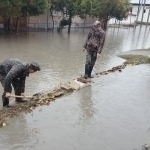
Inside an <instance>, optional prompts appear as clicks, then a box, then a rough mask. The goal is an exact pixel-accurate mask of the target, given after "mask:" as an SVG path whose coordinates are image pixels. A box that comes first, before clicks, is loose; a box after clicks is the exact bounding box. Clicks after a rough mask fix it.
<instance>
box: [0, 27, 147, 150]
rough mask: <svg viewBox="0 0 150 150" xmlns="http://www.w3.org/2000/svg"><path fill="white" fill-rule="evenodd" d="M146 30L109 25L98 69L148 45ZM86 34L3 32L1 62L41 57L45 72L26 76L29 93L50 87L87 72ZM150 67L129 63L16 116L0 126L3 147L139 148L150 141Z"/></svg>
mask: <svg viewBox="0 0 150 150" xmlns="http://www.w3.org/2000/svg"><path fill="white" fill-rule="evenodd" d="M148 31H149V28H147V30H146V32H145V28H144V27H143V28H142V29H141V32H139V30H138V28H137V31H136V32H134V30H133V29H132V28H130V29H113V28H111V29H109V30H108V33H107V39H106V44H105V47H104V50H103V53H102V55H101V58H100V59H99V60H98V61H97V63H96V66H95V68H94V72H100V71H103V70H107V69H110V68H111V67H113V66H116V65H119V64H121V63H122V62H124V60H122V59H121V58H118V57H116V55H117V54H118V53H121V52H124V51H128V50H131V49H137V48H140V49H141V48H148V47H150V45H149V42H148V41H149V38H150V37H149V34H148V33H149V32H148ZM138 32H139V33H138ZM87 33H88V30H86V32H85V33H84V34H82V31H81V30H76V29H74V30H73V31H72V33H71V35H70V36H68V35H67V34H66V32H65V31H64V32H63V33H61V34H57V33H54V34H53V33H46V32H44V33H43V32H38V33H34V32H33V33H30V35H29V36H26V35H23V34H21V35H19V36H15V35H11V36H10V37H8V36H4V37H2V36H0V45H1V48H0V49H1V55H0V60H3V59H4V58H8V57H17V58H20V59H23V60H25V61H32V60H37V61H38V62H39V63H40V64H41V66H42V71H41V72H38V73H35V74H33V75H31V77H29V78H28V79H27V84H26V92H27V93H28V94H33V93H36V92H40V91H43V90H48V89H51V88H53V87H55V86H56V85H58V84H59V83H60V82H65V81H67V80H70V79H72V78H75V77H77V76H79V75H80V74H83V71H84V61H85V54H84V53H82V52H81V51H82V45H83V43H84V41H85V39H86V36H87ZM144 33H146V34H145V35H144ZM133 37H134V38H133ZM149 67H150V65H139V66H134V67H127V68H126V69H125V70H123V72H121V73H120V72H115V73H110V74H108V75H106V76H101V77H100V78H95V79H93V81H94V83H93V84H92V86H90V87H86V88H84V89H82V90H79V91H75V92H74V93H72V94H68V95H66V96H64V97H62V98H59V99H58V100H56V101H55V102H52V103H51V104H50V105H49V106H42V107H39V108H37V109H36V110H34V111H33V113H31V114H21V115H20V116H19V117H17V118H12V119H11V120H10V121H9V123H10V124H9V125H8V126H6V127H4V128H2V129H0V132H1V136H0V147H1V149H3V150H14V149H15V150H16V149H18V150H20V149H23V150H24V149H25V150H27V149H28V150H32V149H36V150H38V149H39V150H40V149H45V150H48V149H53V150H59V149H65V150H83V149H84V150H91V149H95V150H98V149H105V150H120V149H121V150H126V149H131V150H133V149H137V150H141V147H142V145H143V144H145V143H146V142H148V141H149V140H150V132H149V128H150V122H149V121H150V119H149V118H150V111H149V106H150V101H149V98H150V93H149V88H150V85H149V81H150V69H149ZM0 92H1V93H2V88H1V87H0Z"/></svg>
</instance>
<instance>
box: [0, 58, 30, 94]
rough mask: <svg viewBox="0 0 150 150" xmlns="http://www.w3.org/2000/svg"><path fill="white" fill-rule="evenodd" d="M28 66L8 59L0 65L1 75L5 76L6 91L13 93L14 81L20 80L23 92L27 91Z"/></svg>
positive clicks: (19, 61) (16, 60)
mask: <svg viewBox="0 0 150 150" xmlns="http://www.w3.org/2000/svg"><path fill="white" fill-rule="evenodd" d="M27 66H28V65H27V64H25V63H23V62H22V61H21V60H18V59H6V60H4V61H3V62H1V63H0V74H1V75H3V76H5V84H4V91H5V92H10V91H11V83H12V80H14V81H15V80H19V81H20V87H21V92H22V93H23V92H24V90H25V80H26V77H27V76H29V73H28V72H27Z"/></svg>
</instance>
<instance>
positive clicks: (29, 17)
mask: <svg viewBox="0 0 150 150" xmlns="http://www.w3.org/2000/svg"><path fill="white" fill-rule="evenodd" d="M29 23H30V16H28V34H29Z"/></svg>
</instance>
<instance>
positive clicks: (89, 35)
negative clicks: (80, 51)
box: [83, 31, 92, 49]
mask: <svg viewBox="0 0 150 150" xmlns="http://www.w3.org/2000/svg"><path fill="white" fill-rule="evenodd" d="M91 35H92V33H91V31H90V32H89V34H88V37H87V39H86V41H85V44H84V46H83V48H85V49H86V46H87V42H88V40H89V39H90V37H91Z"/></svg>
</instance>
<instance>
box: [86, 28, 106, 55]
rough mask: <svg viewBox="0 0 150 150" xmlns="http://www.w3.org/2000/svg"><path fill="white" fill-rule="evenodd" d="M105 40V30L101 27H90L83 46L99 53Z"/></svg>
mask: <svg viewBox="0 0 150 150" xmlns="http://www.w3.org/2000/svg"><path fill="white" fill-rule="evenodd" d="M104 42H105V32H104V31H103V30H102V29H97V28H95V27H92V29H91V30H90V32H89V34H88V37H87V39H86V42H85V45H84V46H83V47H84V48H85V49H86V50H89V51H96V52H97V53H99V54H100V53H101V52H102V49H103V46H104Z"/></svg>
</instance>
